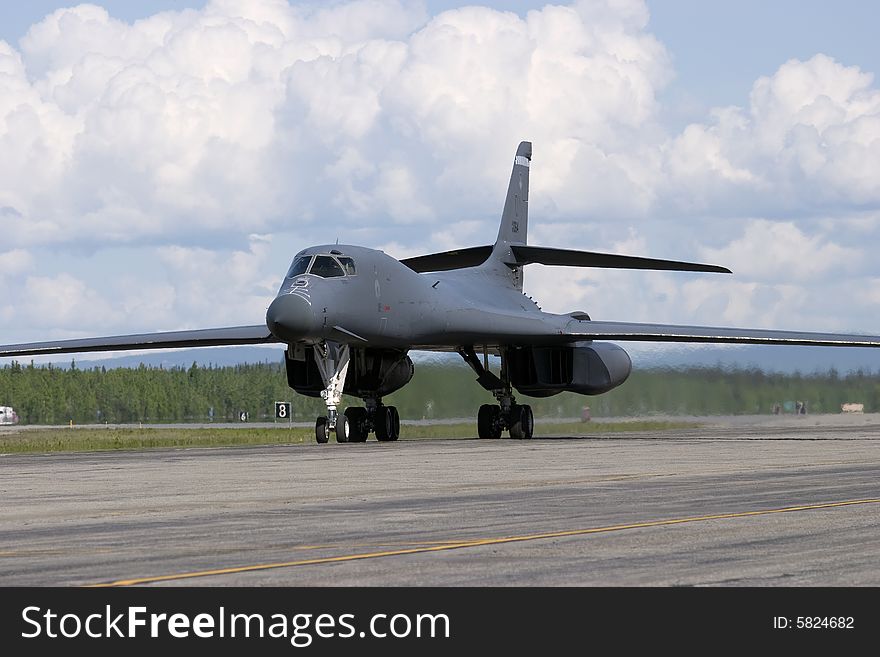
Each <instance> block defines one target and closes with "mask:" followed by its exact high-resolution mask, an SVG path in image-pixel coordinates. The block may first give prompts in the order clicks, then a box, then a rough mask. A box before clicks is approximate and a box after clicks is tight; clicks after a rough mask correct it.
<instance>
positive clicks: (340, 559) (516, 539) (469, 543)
mask: <svg viewBox="0 0 880 657" xmlns="http://www.w3.org/2000/svg"><path fill="white" fill-rule="evenodd" d="M861 504H880V499H866V500H846V501H843V502H827V503H825V504H805V505H800V506H787V507H783V508H779V509H764V510H761V511H741V512H738V513H717V514H713V515H706V516H690V517H686V518H669V519H666V520H650V521H647V522H635V523H629V524H625V525H608V526H606V527H590V528H586V529H570V530H563V531H555V532H544V533H541V534H525V535H522V536H504V537H500V538H479V539H473V540H466V541H450V542H446V543H438V544H436V545H428V546H422V547H413V548H405V549H399V550H385V551H381V552H362V553H359V554H346V555H341V556H336V557H319V558H315V559H300V560H297V561H281V562H276V563H263V564H252V565H248V566H234V567H231V568H216V569H213V570H198V571H193V572H188V573H174V574H171V575H156V576H153V577H136V578H131V579H119V580H115V581H112V582H103V583H100V584H92V585H91V586H92V587H105V586H134V585H136V584H154V583H157V582H171V581H176V580H182V579H193V578H196V577H211V576H217V575H234V574H237V573H249V572H256V571H260V570H272V569H275V568H293V567H296V566H315V565H319V564H330V563H344V562H347V561H361V560H363V559H379V558H382V557H398V556H403V555H407V554H427V553H429V552H443V551H446V550H460V549H463V548H473V547H483V546H486V545H503V544H505V543H522V542H525V541H540V540H544V539H550V538H567V537H570V536H588V535H590V534H603V533H607V532H618V531H624V530H627V529H644V528H648V527H664V526H668V525H683V524H686V523H691V522H706V521H710V520H727V519H731V518H753V517H756V516H766V515H771V514H776V513H795V512H798V511H815V510H818V509H833V508H839V507H844V506H856V505H861Z"/></svg>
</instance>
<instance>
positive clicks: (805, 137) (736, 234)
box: [0, 0, 880, 343]
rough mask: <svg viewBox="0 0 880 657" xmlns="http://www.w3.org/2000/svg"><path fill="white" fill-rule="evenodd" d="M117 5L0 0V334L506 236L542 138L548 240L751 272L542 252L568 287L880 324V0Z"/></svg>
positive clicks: (168, 312) (634, 309) (251, 297)
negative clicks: (521, 147)
mask: <svg viewBox="0 0 880 657" xmlns="http://www.w3.org/2000/svg"><path fill="white" fill-rule="evenodd" d="M95 4H97V5H100V6H102V7H104V8H105V9H106V10H107V13H106V14H105V13H103V12H102V11H101V10H98V9H95V8H82V7H80V8H78V9H75V10H70V11H67V12H62V13H60V14H58V15H56V16H55V17H51V16H49V17H47V14H49V13H51V12H53V11H54V10H56V9H59V8H63V7H70V6H71V5H70V4H69V3H63V2H53V1H47V0H36V1H34V2H29V3H4V5H3V6H2V8H0V40H4V41H6V42H7V44H8V45H7V46H5V49H4V50H3V51H0V73H6V75H5V77H4V76H3V75H0V147H2V148H3V152H4V153H5V154H6V157H5V163H0V232H2V233H3V235H4V236H5V242H3V243H0V288H4V289H6V290H7V294H6V296H5V297H4V298H3V299H2V300H0V342H4V343H5V342H14V341H25V340H32V339H39V338H53V337H73V336H80V335H91V334H96V333H101V334H110V333H117V332H119V333H121V332H130V331H140V330H144V331H146V330H161V329H175V328H185V327H198V326H208V325H210V326H215V325H224V324H250V323H255V322H259V321H261V319H262V313H263V310H264V308H265V306H266V305H267V304H268V301H269V300H271V296H272V293H273V291H274V289H275V288H276V287H277V283H278V279H279V278H280V276H281V275H282V273H283V272H284V271H285V270H286V266H287V263H288V260H289V258H290V256H291V254H292V253H295V252H296V251H297V250H299V249H300V248H302V247H303V246H305V245H307V244H309V243H322V242H332V241H334V240H336V239H337V238H339V239H340V240H341V241H342V242H356V243H363V244H365V245H368V246H373V247H377V248H383V249H385V250H386V251H388V252H390V253H393V254H395V255H398V256H401V257H402V256H406V255H413V254H417V253H424V252H429V251H434V250H443V249H446V248H452V247H455V246H466V245H471V244H480V243H485V242H486V241H487V240H489V239H491V236H493V235H494V234H495V230H496V223H497V216H498V213H499V212H500V205H501V202H502V200H503V192H504V186H505V183H506V178H507V175H508V173H509V159H510V157H511V156H512V153H513V150H514V149H515V147H516V143H517V142H518V141H519V140H520V139H532V140H533V142H534V151H535V160H534V164H533V172H532V173H533V198H532V207H531V212H532V226H533V229H532V230H531V231H530V237H533V238H534V241H535V242H536V243H544V244H548V245H568V246H573V247H577V248H585V249H595V250H606V251H612V250H613V251H619V252H625V253H632V254H638V255H647V256H657V257H671V258H676V259H694V260H708V261H714V262H719V263H720V264H724V265H728V266H731V267H732V268H733V269H734V272H735V276H734V277H733V278H731V279H725V280H723V281H719V280H717V279H711V278H706V277H699V276H690V275H674V274H656V275H649V276H647V277H646V275H645V274H643V273H633V272H592V271H581V270H564V271H563V272H559V271H555V272H554V271H551V270H549V269H546V268H541V267H534V268H533V269H530V270H529V272H528V275H527V281H526V285H527V287H528V288H529V290H530V292H531V293H532V294H533V295H534V296H536V297H537V298H539V299H541V300H542V301H543V306H544V307H545V308H546V309H548V310H553V311H558V312H565V311H568V310H573V309H575V308H578V309H583V310H587V311H589V312H590V313H591V315H593V316H594V317H597V318H607V319H626V320H639V321H652V320H656V321H667V322H678V323H695V324H698V323H702V324H727V325H741V326H764V327H770V328H792V329H798V328H800V329H809V328H815V329H817V330H852V331H877V330H880V325H878V324H877V322H876V317H877V316H878V314H880V313H878V310H880V267H878V265H876V264H875V258H874V255H873V254H874V253H875V252H876V248H877V247H878V246H880V244H878V241H880V240H877V229H878V228H880V91H878V82H877V80H876V78H875V77H874V76H875V74H876V73H877V72H878V71H880V47H878V45H877V40H876V37H875V34H874V31H875V30H874V28H875V26H876V25H877V24H878V20H877V19H878V14H880V9H878V6H877V5H876V4H875V3H866V2H855V1H851V0H849V1H841V2H835V3H830V2H818V1H815V0H806V1H804V0H802V1H794V0H777V1H775V2H757V1H754V0H745V1H743V2H739V3H720V2H698V1H696V0H666V1H663V2H647V3H642V2H641V0H616V1H615V2H610V0H609V1H608V2H603V1H602V0H585V1H584V2H576V3H574V4H572V5H571V6H569V5H567V4H564V5H563V6H560V7H549V6H545V5H544V3H541V2H526V1H521V2H507V3H490V2H486V3H482V9H460V7H461V5H460V3H458V2H454V1H452V0H429V1H428V2H426V3H423V4H419V3H410V2H396V1H395V0H375V2H372V4H370V2H366V3H365V2H353V1H346V2H335V3H332V7H330V8H328V3H312V4H311V5H296V4H295V3H293V6H292V7H291V6H289V5H288V4H287V3H285V2H278V1H277V0H252V1H251V2H243V1H240V0H214V1H212V2H173V1H171V0H155V1H150V2H146V1H144V2H132V1H123V0H104V1H103V2H96V3H95ZM184 8H190V9H193V10H194V11H192V12H189V13H187V14H184V13H181V10H182V9H184ZM500 10H508V11H513V12H516V14H518V16H514V17H512V18H511V17H509V16H506V15H504V14H503V13H501V11H500ZM159 12H169V13H167V14H165V15H164V17H156V14H157V13H159ZM44 17H46V18H44ZM139 19H148V20H146V21H143V22H142V23H139V24H138V26H135V25H133V23H134V21H136V20H139ZM31 26H35V27H34V28H33V29H32V30H31ZM29 30H31V31H30V32H29ZM561 280H564V282H562V283H560V281H561ZM218 296H220V297H221V298H223V299H225V300H226V302H225V303H220V304H218V303H216V298H217V297H218Z"/></svg>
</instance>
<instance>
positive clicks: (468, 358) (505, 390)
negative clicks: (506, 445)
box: [458, 347, 535, 440]
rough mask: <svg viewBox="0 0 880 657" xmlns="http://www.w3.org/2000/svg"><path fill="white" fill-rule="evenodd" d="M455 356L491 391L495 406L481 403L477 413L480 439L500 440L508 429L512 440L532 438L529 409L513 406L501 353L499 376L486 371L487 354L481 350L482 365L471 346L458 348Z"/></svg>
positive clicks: (515, 404) (531, 416)
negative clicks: (459, 356)
mask: <svg viewBox="0 0 880 657" xmlns="http://www.w3.org/2000/svg"><path fill="white" fill-rule="evenodd" d="M458 353H459V354H460V355H461V357H462V358H463V359H464V361H465V362H466V363H467V364H468V365H470V367H471V369H472V370H473V371H474V372H475V373H476V375H477V382H478V383H479V384H480V385H481V386H483V388H485V389H486V390H488V391H489V392H491V393H492V394H493V395H494V396H495V399H497V400H498V404H497V405H494V404H483V405H482V406H480V411H479V413H478V414H477V435H478V436H479V437H480V438H496V439H497V438H501V434H502V433H503V432H504V431H505V430H507V431H508V432H510V437H511V438H515V439H519V440H522V439H528V438H531V437H532V435H533V433H534V429H535V417H534V415H533V414H532V407H531V406H528V405H520V404H517V403H516V400H515V399H514V397H513V390H512V388H511V385H510V377H509V375H508V371H507V359H506V358H505V353H504V350H502V352H501V377H498V376H496V375H494V374H493V373H492V372H490V371H489V368H488V354H487V353H486V352H485V351H484V353H483V361H484V362H483V363H481V362H480V359H479V358H477V354H476V353H475V352H474V348H473V347H461V348H459V350H458Z"/></svg>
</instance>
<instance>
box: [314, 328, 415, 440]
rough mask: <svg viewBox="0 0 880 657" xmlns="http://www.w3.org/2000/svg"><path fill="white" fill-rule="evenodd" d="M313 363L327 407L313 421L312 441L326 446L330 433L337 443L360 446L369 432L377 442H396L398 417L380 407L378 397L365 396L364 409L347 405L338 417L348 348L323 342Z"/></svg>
mask: <svg viewBox="0 0 880 657" xmlns="http://www.w3.org/2000/svg"><path fill="white" fill-rule="evenodd" d="M314 353H315V363H317V365H318V371H319V372H320V373H321V379H322V380H323V382H324V386H325V388H324V390H322V391H321V398H322V399H323V400H324V403H325V404H327V416H326V417H324V416H322V417H319V418H318V419H317V421H316V422H315V440H317V441H318V442H319V443H326V442H328V441H329V440H330V434H332V433H335V434H336V442H338V443H362V442H365V441H366V440H367V437H368V436H369V435H370V433H371V432H372V431H375V432H376V438H377V439H378V440H380V441H383V442H384V441H392V440H397V438H398V437H399V436H400V415H399V414H398V413H397V409H396V408H395V407H394V406H385V405H383V404H382V398H381V397H378V396H373V397H366V398H365V399H364V403H365V406H364V407H359V406H349V407H348V408H346V409H345V412H343V413H342V414H341V415H340V414H339V410H338V409H339V404H340V403H341V402H342V391H343V389H344V388H345V377H346V376H347V375H348V364H349V355H350V354H349V347H348V345H346V344H335V343H330V342H324V343H322V344H320V345H317V346H316V347H315V350H314Z"/></svg>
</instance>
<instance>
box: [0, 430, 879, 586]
mask: <svg viewBox="0 0 880 657" xmlns="http://www.w3.org/2000/svg"><path fill="white" fill-rule="evenodd" d="M704 422H705V425H704V426H703V427H701V428H698V429H688V430H679V431H664V432H657V433H632V434H622V435H621V434H613V435H612V434H605V435H601V434H597V436H596V437H579V438H562V437H557V438H536V439H533V440H530V441H512V440H499V441H481V440H476V439H463V440H421V441H400V442H397V443H392V444H380V443H376V442H374V441H373V440H371V441H370V442H368V443H364V444H351V445H337V444H334V443H331V444H327V445H295V446H272V447H243V448H204V449H176V450H175V449H159V450H145V451H125V452H95V453H78V454H49V455H5V456H0V585H13V586H14V585H40V586H42V585H91V584H110V583H116V584H142V585H150V584H154V585H162V584H168V585H186V586H196V585H219V586H224V585H245V586H250V585H294V586H299V585H318V586H322V585H343V586H347V585H359V586H360V585H380V586H382V585H442V586H451V585H461V586H482V585H502V586H504V585H528V586H533V585H535V586H537V585H549V586H565V585H612V586H630V585H637V586H644V585H650V586H654V585H657V586H670V585H709V586H718V585H720V586H739V585H749V586H776V585H788V586H801V585H829V586H861V585H872V586H878V585H880V568H878V567H877V564H878V563H880V416H873V415H863V416H862V415H860V416H807V417H794V416H789V417H765V418H751V419H749V418H711V419H708V418H707V419H705V420H704Z"/></svg>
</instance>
